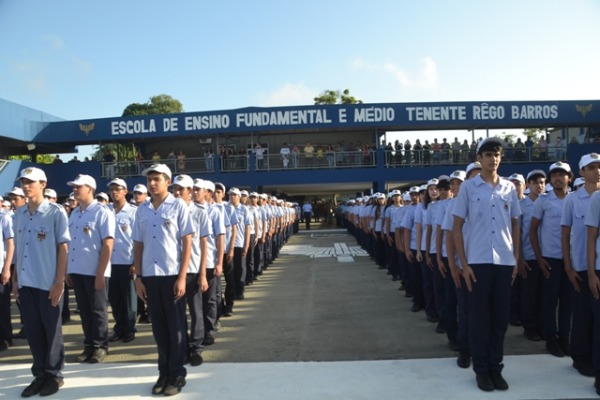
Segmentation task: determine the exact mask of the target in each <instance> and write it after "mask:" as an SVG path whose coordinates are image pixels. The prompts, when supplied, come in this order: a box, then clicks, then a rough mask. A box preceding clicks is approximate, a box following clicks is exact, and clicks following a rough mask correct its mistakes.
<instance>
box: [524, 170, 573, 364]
mask: <svg viewBox="0 0 600 400" xmlns="http://www.w3.org/2000/svg"><path fill="white" fill-rule="evenodd" d="M548 176H549V179H550V183H551V185H552V190H551V191H550V192H548V193H546V194H544V195H542V196H540V197H539V198H538V199H537V200H536V202H535V205H534V206H533V217H532V219H531V227H530V229H529V236H530V238H531V246H532V247H533V251H534V253H535V258H536V260H537V263H538V267H539V268H540V270H541V271H542V274H543V275H544V278H545V279H544V280H543V281H542V321H543V324H544V335H545V339H546V349H547V350H548V352H549V353H550V354H552V355H553V356H555V357H564V356H565V355H569V354H570V345H569V335H570V333H571V312H572V310H571V293H570V290H571V289H570V288H569V286H570V285H569V281H568V279H567V275H566V273H565V263H564V261H563V254H562V248H561V226H560V220H561V217H562V212H563V206H564V204H565V199H566V197H567V196H568V194H569V192H568V189H569V182H570V181H571V179H572V178H573V173H572V172H571V167H570V166H569V164H567V163H564V162H562V161H558V162H555V163H554V164H552V165H551V166H550V168H549V173H548ZM557 313H558V321H557V318H556V316H557ZM557 322H558V323H557Z"/></svg>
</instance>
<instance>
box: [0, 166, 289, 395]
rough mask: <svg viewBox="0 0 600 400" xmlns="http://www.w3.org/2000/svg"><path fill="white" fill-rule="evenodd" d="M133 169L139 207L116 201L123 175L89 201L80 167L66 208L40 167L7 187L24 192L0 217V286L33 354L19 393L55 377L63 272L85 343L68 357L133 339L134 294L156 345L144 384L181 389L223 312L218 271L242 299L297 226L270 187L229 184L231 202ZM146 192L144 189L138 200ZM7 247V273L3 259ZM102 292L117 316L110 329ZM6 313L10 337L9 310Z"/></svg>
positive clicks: (52, 382) (60, 348)
mask: <svg viewBox="0 0 600 400" xmlns="http://www.w3.org/2000/svg"><path fill="white" fill-rule="evenodd" d="M143 175H144V176H146V177H147V185H148V188H147V189H146V187H144V186H143V185H136V187H135V188H134V193H138V195H136V196H134V198H136V199H139V200H140V202H139V203H138V206H137V207H136V206H134V205H130V204H128V203H127V202H126V194H127V191H128V190H127V183H126V182H125V181H124V180H122V179H119V178H115V179H113V180H111V181H110V182H109V183H108V189H109V193H110V195H111V198H112V203H111V204H109V205H108V206H107V205H104V204H101V203H100V202H99V201H98V200H96V199H95V197H96V196H94V193H95V191H96V189H97V188H96V181H95V180H94V178H92V177H91V176H88V175H78V176H77V177H76V178H75V179H74V180H73V181H70V182H68V185H70V186H72V187H73V196H72V197H73V199H74V200H75V201H76V202H77V204H73V209H72V210H70V215H67V212H66V211H65V208H64V207H62V206H60V205H57V204H56V203H52V202H50V201H49V200H48V199H47V198H46V197H44V194H45V189H46V185H47V179H46V176H45V173H44V172H43V171H42V170H41V169H38V168H26V169H24V170H23V171H21V174H20V176H19V180H20V182H21V187H22V189H19V188H15V189H19V190H13V192H15V193H16V196H21V195H22V197H23V199H24V202H23V204H21V206H20V207H18V208H16V210H15V211H14V214H12V215H10V214H9V213H6V214H3V215H1V216H0V217H1V218H0V226H1V227H2V229H0V231H2V237H0V239H2V240H0V242H2V244H3V247H5V248H6V249H5V251H6V261H5V264H6V265H5V266H4V268H3V270H2V279H3V281H2V283H3V284H2V288H3V290H7V288H10V286H11V285H10V284H9V283H8V280H11V282H10V283H11V284H12V288H13V289H12V290H13V294H14V295H15V296H17V297H18V299H19V303H20V310H21V316H22V318H23V323H24V329H25V336H26V337H27V340H28V343H29V346H30V349H31V352H32V355H33V367H32V372H33V375H34V380H33V381H32V382H31V384H30V385H29V386H27V387H26V388H25V389H24V390H23V392H22V396H23V397H30V396H33V395H35V394H41V395H50V394H53V393H56V392H57V391H58V390H59V388H60V387H61V386H62V385H63V375H62V370H63V368H64V343H63V339H62V316H61V314H62V308H63V304H64V303H63V300H62V296H63V293H64V288H65V282H66V283H67V284H68V285H69V286H72V287H73V288H74V292H75V298H76V301H77V305H78V309H79V312H80V316H81V323H82V330H83V337H84V338H83V344H84V349H83V352H82V353H81V354H80V355H79V356H78V357H77V361H78V362H91V363H97V362H101V361H103V360H104V358H105V356H106V355H107V354H108V346H109V342H116V341H123V342H125V343H127V342H130V341H131V340H134V339H135V318H136V310H135V308H136V305H137V302H136V294H137V296H139V297H140V298H141V299H143V300H144V302H145V303H147V304H148V312H149V314H150V319H151V320H152V332H153V336H154V339H155V341H156V344H157V351H158V369H159V379H158V380H157V382H156V384H155V385H154V386H153V388H152V393H153V394H165V395H173V394H177V393H179V392H180V391H181V389H182V387H183V386H184V385H185V377H186V369H185V363H186V362H189V363H190V364H191V365H200V364H201V363H202V356H201V352H202V350H203V347H204V346H205V345H211V344H213V343H214V336H213V335H214V333H215V332H216V331H217V329H218V325H219V322H218V321H219V317H220V316H221V315H222V316H228V315H231V314H232V312H233V311H232V310H233V300H232V299H231V298H227V297H226V299H225V300H224V301H222V300H221V295H222V292H223V291H222V290H221V288H220V282H221V279H220V277H221V275H222V274H225V277H226V288H225V292H234V293H236V298H235V299H236V300H241V299H243V296H241V297H240V293H243V287H244V286H246V285H248V284H251V283H252V281H253V280H255V279H256V278H257V277H258V276H259V275H260V274H261V273H262V271H264V270H265V269H266V268H267V266H268V265H269V264H270V263H272V262H273V260H274V259H275V258H276V257H277V255H278V251H279V248H280V247H281V246H282V245H283V244H284V243H285V241H287V239H288V237H289V236H290V235H291V234H292V233H294V226H296V228H297V218H296V208H295V207H293V206H292V204H290V203H287V202H284V201H283V200H278V199H276V198H275V197H269V196H267V195H266V194H260V195H259V194H258V193H255V192H253V193H247V192H245V191H240V190H238V189H236V188H232V189H230V190H229V192H228V194H229V199H230V201H229V202H224V201H223V198H224V196H225V186H224V185H222V184H220V183H213V182H210V181H205V180H202V179H196V180H193V179H192V178H191V177H189V176H187V175H179V176H177V177H175V178H174V179H172V176H171V171H170V169H169V168H168V167H167V166H166V165H164V164H155V165H152V166H151V167H149V168H148V169H146V170H145V171H144V172H143ZM170 186H172V193H171V192H170V191H169V187H170ZM146 192H149V194H150V197H149V199H148V200H147V201H144V195H145V193H146ZM49 194H50V193H49ZM294 222H296V224H294ZM238 235H239V236H238ZM236 236H238V237H241V238H242V240H241V241H239V240H237V239H236ZM13 238H14V239H13ZM236 247H241V248H242V252H241V253H240V254H239V255H240V256H241V260H242V262H241V263H240V262H238V261H239V260H236V261H234V259H233V258H234V257H231V256H232V252H231V249H234V248H236ZM249 249H252V251H249ZM13 250H16V256H15V260H14V261H15V262H14V266H13V271H12V274H11V273H10V269H7V267H6V266H7V265H8V266H10V264H11V263H12V253H13ZM237 258H238V259H239V257H237ZM228 274H229V275H230V276H233V279H228ZM11 275H12V276H11ZM5 280H6V281H7V282H4V281H5ZM109 287H110V289H111V290H109ZM232 288H233V289H232ZM4 294H5V293H4V291H3V292H2V293H0V295H2V299H4V298H5V296H4ZM109 302H110V304H111V306H112V310H113V316H114V319H115V325H114V327H113V333H112V335H109V327H108V304H109ZM2 305H3V307H4V305H5V303H4V302H3V303H2ZM186 306H187V308H188V311H187V312H186ZM8 309H9V310H10V297H8ZM3 311H4V308H3ZM187 313H189V315H190V317H191V318H190V326H188V325H187V319H188V318H187ZM5 315H8V319H9V325H8V326H9V328H8V330H9V333H8V334H7V336H8V335H11V334H12V332H11V331H12V329H11V328H10V312H8V313H7V314H4V313H3V316H5ZM2 327H3V328H4V327H5V326H4V324H2ZM8 339H9V340H10V337H8Z"/></svg>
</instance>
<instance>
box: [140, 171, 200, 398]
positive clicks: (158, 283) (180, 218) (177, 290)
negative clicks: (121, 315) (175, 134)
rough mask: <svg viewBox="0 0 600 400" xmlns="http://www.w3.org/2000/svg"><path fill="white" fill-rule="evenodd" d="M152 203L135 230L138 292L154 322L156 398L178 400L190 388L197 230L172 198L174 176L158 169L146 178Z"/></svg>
mask: <svg viewBox="0 0 600 400" xmlns="http://www.w3.org/2000/svg"><path fill="white" fill-rule="evenodd" d="M142 175H143V176H145V177H146V178H147V183H148V188H149V192H150V195H151V199H150V201H148V202H145V203H143V204H142V205H140V206H139V207H138V210H137V212H136V216H135V225H134V226H133V242H134V245H133V251H134V253H133V255H134V257H133V260H134V262H133V264H134V267H135V274H136V277H135V289H136V292H137V294H138V296H140V297H141V298H142V299H144V301H146V302H148V310H149V312H150V317H151V318H152V334H153V336H154V340H155V341H156V345H157V350H158V373H159V377H158V380H157V381H156V384H155V385H154V386H153V387H152V394H155V395H157V394H165V395H175V394H177V393H179V392H181V389H182V388H183V387H184V386H185V383H186V382H185V377H186V369H185V366H184V364H185V358H186V353H187V344H186V340H185V330H186V326H185V323H186V315H185V289H186V277H187V271H188V267H189V262H190V255H191V248H192V247H191V245H192V235H193V233H194V226H193V224H192V219H191V218H190V213H189V212H188V210H187V208H186V205H185V203H184V202H183V201H182V200H180V199H176V198H175V197H173V195H172V194H170V193H169V185H170V183H171V170H170V169H169V167H167V166H166V165H164V164H153V165H151V166H150V167H149V168H147V169H145V170H144V171H143V172H142Z"/></svg>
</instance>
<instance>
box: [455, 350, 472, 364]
mask: <svg viewBox="0 0 600 400" xmlns="http://www.w3.org/2000/svg"><path fill="white" fill-rule="evenodd" d="M456 365H458V366H459V367H461V368H469V367H470V366H471V355H470V354H469V353H467V352H464V351H459V352H458V358H457V359H456Z"/></svg>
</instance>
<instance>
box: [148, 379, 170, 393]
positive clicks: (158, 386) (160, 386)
mask: <svg viewBox="0 0 600 400" xmlns="http://www.w3.org/2000/svg"><path fill="white" fill-rule="evenodd" d="M168 382H169V378H168V377H166V376H162V375H161V376H159V377H158V380H157V381H156V383H155V384H154V386H152V394H163V392H164V391H165V387H166V386H167V383H168Z"/></svg>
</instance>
